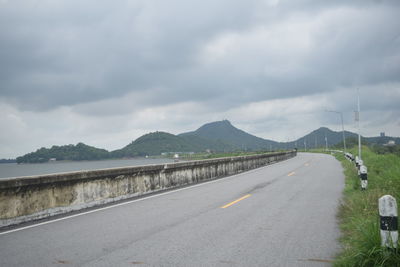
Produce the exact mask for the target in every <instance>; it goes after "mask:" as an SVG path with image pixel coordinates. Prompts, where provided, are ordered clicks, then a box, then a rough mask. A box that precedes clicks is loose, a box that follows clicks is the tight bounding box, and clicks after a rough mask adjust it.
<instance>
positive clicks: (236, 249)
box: [0, 153, 344, 266]
mask: <svg viewBox="0 0 400 267" xmlns="http://www.w3.org/2000/svg"><path fill="white" fill-rule="evenodd" d="M343 187H344V176H343V172H342V168H341V166H340V163H339V162H338V161H337V160H336V159H334V158H333V157H332V156H329V155H324V154H308V153H299V154H298V156H297V157H295V158H292V159H289V160H286V161H284V162H280V163H276V164H273V165H269V166H266V167H263V168H259V169H256V170H252V171H249V172H245V173H241V174H239V175H234V176H230V177H227V178H223V179H219V180H214V181H211V182H208V183H203V184H199V185H196V186H193V187H186V188H183V189H181V190H177V191H169V192H167V193H165V194H160V195H154V196H152V197H150V198H145V199H141V200H135V201H132V202H128V203H125V204H123V205H119V206H115V207H112V208H107V209H102V210H99V211H96V212H91V213H88V214H83V215H81V216H75V217H70V218H68V217H67V218H65V219H62V220H59V221H55V222H51V223H47V224H42V225H38V226H35V227H32V228H28V229H21V230H18V231H14V232H3V233H0V266H57V265H60V266H132V265H142V266H325V265H326V266H329V265H330V263H329V262H330V261H331V260H332V258H333V257H334V255H335V253H336V252H337V251H338V248H339V247H338V246H339V245H338V242H337V238H338V237H339V230H338V227H337V223H336V218H335V214H336V211H337V206H338V201H339V199H340V197H341V192H342V190H343Z"/></svg>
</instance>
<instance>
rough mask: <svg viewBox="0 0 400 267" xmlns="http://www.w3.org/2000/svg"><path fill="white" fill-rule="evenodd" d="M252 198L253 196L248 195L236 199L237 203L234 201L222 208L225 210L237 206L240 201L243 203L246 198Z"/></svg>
mask: <svg viewBox="0 0 400 267" xmlns="http://www.w3.org/2000/svg"><path fill="white" fill-rule="evenodd" d="M250 196H251V195H250V194H247V195H245V196H243V197H241V198H239V199H236V200H235V201H232V202H231V203H228V204H226V205H225V206H222V207H221V209H225V208H227V207H230V206H232V205H233V204H236V203H238V202H239V201H242V200H243V199H246V198H248V197H250Z"/></svg>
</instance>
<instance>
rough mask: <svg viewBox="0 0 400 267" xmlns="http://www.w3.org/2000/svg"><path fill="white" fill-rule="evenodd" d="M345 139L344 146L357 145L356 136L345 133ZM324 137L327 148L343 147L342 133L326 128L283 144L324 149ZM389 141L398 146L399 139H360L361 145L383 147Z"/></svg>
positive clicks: (386, 137)
mask: <svg viewBox="0 0 400 267" xmlns="http://www.w3.org/2000/svg"><path fill="white" fill-rule="evenodd" d="M344 134H345V139H346V146H347V147H351V146H353V145H355V144H358V134H356V133H353V132H349V131H345V132H344ZM325 137H326V141H327V143H328V147H332V146H335V147H338V148H342V147H343V132H342V131H338V132H335V131H332V130H330V129H328V128H326V127H321V128H319V129H317V130H315V131H312V132H311V133H309V134H307V135H305V136H303V137H301V138H299V139H297V140H296V141H294V142H289V143H287V144H285V145H286V146H288V147H290V148H292V147H295V146H296V144H297V147H298V148H304V141H305V142H306V146H307V148H320V147H325V145H326V144H325ZM389 140H394V141H395V143H396V144H400V138H399V137H389V136H377V137H361V142H362V143H363V144H369V145H373V144H377V145H383V144H387V143H388V142H389Z"/></svg>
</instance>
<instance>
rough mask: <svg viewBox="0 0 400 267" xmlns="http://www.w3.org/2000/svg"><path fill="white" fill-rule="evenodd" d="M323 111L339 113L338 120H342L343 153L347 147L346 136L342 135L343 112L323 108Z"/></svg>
mask: <svg viewBox="0 0 400 267" xmlns="http://www.w3.org/2000/svg"><path fill="white" fill-rule="evenodd" d="M325 111H326V112H333V113H337V114H339V115H340V120H341V122H342V135H343V149H344V153H346V150H347V148H346V137H345V135H344V124H343V113H342V112H341V111H336V110H325Z"/></svg>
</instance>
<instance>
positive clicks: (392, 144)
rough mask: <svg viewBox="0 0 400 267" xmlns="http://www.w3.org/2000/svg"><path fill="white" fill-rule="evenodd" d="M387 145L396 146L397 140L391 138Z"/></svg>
mask: <svg viewBox="0 0 400 267" xmlns="http://www.w3.org/2000/svg"><path fill="white" fill-rule="evenodd" d="M387 145H388V146H395V145H396V142H395V141H394V140H390V141H389V142H388V143H387Z"/></svg>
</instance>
